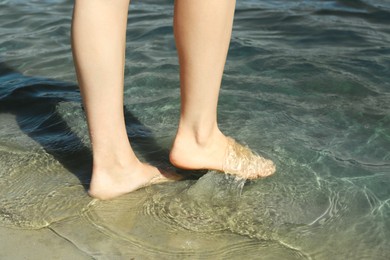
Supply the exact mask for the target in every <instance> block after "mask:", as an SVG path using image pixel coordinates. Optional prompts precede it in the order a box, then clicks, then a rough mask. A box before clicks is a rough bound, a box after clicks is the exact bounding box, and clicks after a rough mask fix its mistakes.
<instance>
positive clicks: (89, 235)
mask: <svg viewBox="0 0 390 260" xmlns="http://www.w3.org/2000/svg"><path fill="white" fill-rule="evenodd" d="M60 106H63V108H64V107H66V108H68V109H69V110H67V113H68V115H69V114H71V113H78V112H74V110H75V109H76V110H77V108H76V107H75V106H73V105H71V104H65V103H64V104H60ZM78 109H80V108H78ZM58 111H63V110H61V109H59V110H58ZM72 111H73V112H72ZM2 120H3V121H6V122H7V124H4V125H3V127H2V129H1V132H2V134H4V135H6V134H7V131H9V133H11V131H12V133H13V135H18V136H19V137H18V138H16V139H17V140H19V141H20V142H21V143H20V144H18V143H17V142H15V141H14V142H13V148H12V149H3V150H2V151H1V153H0V154H1V158H2V160H1V164H2V165H1V166H2V167H1V169H2V172H1V175H2V178H1V180H2V181H1V183H0V185H1V189H0V190H1V193H2V194H1V200H0V221H1V222H0V223H1V225H3V226H7V227H13V228H22V229H23V228H24V229H40V228H44V227H49V228H50V229H51V230H53V231H55V232H56V233H58V234H60V235H61V236H63V237H64V238H66V239H67V240H69V241H72V243H74V244H75V245H77V247H79V248H81V249H82V250H83V251H84V252H87V253H88V254H89V255H91V256H94V255H99V254H105V255H107V256H109V255H111V256H114V255H116V254H123V255H127V256H132V255H143V254H145V252H147V254H148V255H150V256H155V257H157V256H161V257H162V258H163V259H169V258H170V257H174V256H195V255H197V256H217V255H224V256H230V257H235V256H238V255H241V254H243V250H244V248H245V252H246V253H248V255H250V254H260V253H261V254H265V255H280V256H286V257H288V258H289V259H290V258H295V257H296V258H297V259H302V258H310V255H311V254H313V253H314V252H315V253H316V254H318V255H321V254H322V253H323V252H326V251H327V250H328V248H330V247H331V248H332V249H333V252H335V253H336V252H337V254H342V252H343V250H344V248H345V247H350V246H352V245H353V244H354V243H356V241H357V240H359V241H360V243H361V244H362V245H364V246H362V247H361V248H359V249H356V250H355V253H356V255H361V254H368V253H369V254H370V255H377V256H378V257H381V256H383V254H385V251H384V250H385V247H384V244H383V243H373V239H374V237H373V236H375V237H376V238H377V239H374V241H375V240H378V237H382V239H383V241H384V242H385V239H386V237H387V236H388V233H387V230H381V229H380V228H379V226H378V224H379V223H386V221H387V220H386V219H384V217H385V215H382V214H381V213H383V212H385V211H383V210H384V209H385V208H384V207H386V205H384V204H383V203H381V201H380V200H378V198H376V197H375V196H373V195H372V194H370V193H369V192H368V191H367V190H366V191H365V190H361V189H360V186H359V182H351V181H339V180H337V179H335V178H334V177H332V176H329V177H328V178H318V176H316V175H313V174H312V172H311V170H310V167H307V166H306V165H299V164H298V163H295V167H294V171H293V172H292V171H291V170H290V167H289V164H283V163H282V162H279V165H281V167H280V168H281V170H280V171H279V174H278V175H275V176H274V177H272V178H268V179H264V180H256V181H251V182H246V183H245V182H244V181H243V180H236V179H234V178H233V177H229V176H225V175H222V174H220V173H216V172H210V173H208V174H206V175H204V176H203V177H201V178H200V179H199V180H195V181H191V180H189V181H183V182H177V183H171V184H165V185H159V186H155V187H148V188H146V189H143V190H140V191H137V192H135V193H133V194H129V195H126V196H124V197H122V198H119V199H117V200H114V201H108V202H100V201H97V200H91V199H90V198H89V197H88V196H87V194H86V192H85V189H84V187H83V186H82V185H81V183H80V180H79V179H78V178H77V177H75V176H74V175H73V174H72V173H71V172H69V171H68V170H67V169H65V168H63V167H62V165H61V164H60V163H59V162H58V161H56V160H55V159H54V157H53V156H51V155H50V154H47V153H45V151H44V150H42V149H40V148H39V145H38V144H37V143H34V142H33V141H31V140H29V141H27V140H23V139H29V137H28V136H26V135H25V134H24V133H22V132H19V133H17V132H15V118H14V117H13V116H11V115H5V114H3V115H2ZM74 122H75V121H73V123H74ZM12 125H13V126H12ZM5 126H6V127H5ZM80 129H81V130H79V133H82V132H83V129H85V126H81V127H80ZM75 130H76V129H75ZM23 143H26V144H29V145H30V149H29V150H28V151H24V149H23V148H22V147H23V146H22V144H23ZM15 158H18V159H17V160H15ZM378 220H379V221H378ZM351 223H354V224H353V225H351ZM364 226H370V227H371V229H372V230H375V234H374V233H373V234H372V236H368V234H365V233H364V236H362V235H363V234H361V233H360V232H359V230H360V228H357V227H364ZM83 234H84V235H83ZM345 234H348V236H346V235H345ZM379 240H380V239H379ZM102 241H105V242H104V243H103V245H102ZM335 241H337V243H336V242H335ZM238 245H239V246H238ZM319 245H320V246H319ZM136 252H137V253H136Z"/></svg>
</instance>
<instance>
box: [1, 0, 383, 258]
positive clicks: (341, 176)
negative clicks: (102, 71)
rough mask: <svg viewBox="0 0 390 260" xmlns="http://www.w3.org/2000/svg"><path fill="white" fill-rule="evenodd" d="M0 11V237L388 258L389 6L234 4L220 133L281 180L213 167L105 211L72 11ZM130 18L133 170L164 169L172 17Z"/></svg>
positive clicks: (112, 251) (173, 250)
mask: <svg viewBox="0 0 390 260" xmlns="http://www.w3.org/2000/svg"><path fill="white" fill-rule="evenodd" d="M0 7H1V8H0V24H1V27H0V225H1V226H5V227H10V228H18V229H48V230H51V231H53V232H54V233H55V234H56V235H57V236H59V237H60V238H61V239H64V240H66V241H69V242H70V243H72V244H74V245H75V246H76V247H77V248H78V249H79V250H81V251H83V252H85V253H86V254H87V255H89V256H91V257H92V258H98V259H122V258H123V259H129V258H131V257H135V258H141V259H144V258H145V259H184V258H188V259H192V258H196V259H203V258H205V259H259V258H260V259H305V258H309V259H310V258H312V259H387V258H388V256H389V255H390V249H389V248H390V188H389V187H390V83H389V82H390V27H389V25H390V2H389V1H385V0H365V1H347V0H344V1H330V0H329V1H328V0H323V1H319V0H311V1H303V0H302V1H287V0H283V1H276V0H271V1H261V0H256V1H255V0H242V1H239V2H238V3H237V9H236V16H235V23H234V30H233V36H232V41H231V46H230V51H229V56H228V61H227V64H226V69H225V74H224V79H223V84H222V90H221V95H220V104H219V115H218V116H219V119H220V127H221V128H222V129H223V131H224V132H225V133H227V134H228V135H231V136H234V137H235V138H237V139H238V140H240V141H241V142H243V143H247V144H249V146H250V147H251V148H252V149H254V150H255V151H256V152H258V153H261V154H264V155H266V156H267V157H269V158H272V159H273V160H274V161H275V163H276V165H277V173H276V174H275V175H274V176H273V177H271V178H267V179H264V180H256V181H251V182H246V183H244V182H243V181H237V180H234V179H233V178H229V177H226V176H224V175H221V174H218V173H215V172H209V173H207V174H206V175H204V176H203V177H202V178H200V179H199V180H187V181H182V182H177V183H172V184H166V185H160V186H154V187H149V188H146V189H143V190H139V191H137V192H134V193H132V194H129V195H126V196H124V197H122V198H120V199H118V200H115V201H110V202H98V201H94V200H91V199H90V198H89V197H88V196H87V194H86V191H85V188H86V187H87V186H88V183H89V179H90V159H91V155H90V150H89V140H88V135H87V127H86V123H85V118H84V115H83V110H82V108H81V104H80V96H79V91H78V89H77V85H76V79H75V73H74V68H73V62H72V56H71V50H70V43H69V31H70V23H71V12H72V1H64V0H45V1H19V0H12V1H11V0H9V1H4V0H2V1H1V0H0ZM130 9H131V12H130V13H129V23H128V29H127V33H128V38H127V44H126V49H127V57H126V71H125V109H126V119H127V129H128V133H129V136H130V138H131V141H132V142H133V144H134V148H135V150H136V152H137V154H138V155H139V157H140V158H142V160H144V161H147V162H149V163H152V164H166V165H168V164H169V162H168V157H167V154H168V150H169V148H170V143H171V141H172V138H173V137H174V135H175V131H176V127H177V121H178V114H179V98H180V97H179V89H178V86H179V78H178V62H177V58H176V50H175V45H174V39H173V35H172V13H173V6H172V2H171V1H134V2H133V3H132V5H131V8H130ZM15 246H17V245H15ZM87 258H88V257H87Z"/></svg>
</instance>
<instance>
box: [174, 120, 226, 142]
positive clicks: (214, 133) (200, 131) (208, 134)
mask: <svg viewBox="0 0 390 260" xmlns="http://www.w3.org/2000/svg"><path fill="white" fill-rule="evenodd" d="M221 136H223V134H222V132H221V131H220V130H219V128H218V126H217V125H214V126H212V127H187V126H179V128H178V131H177V134H176V138H175V143H177V142H179V143H180V142H181V141H184V140H185V143H186V144H188V143H192V144H194V145H196V146H198V147H205V146H208V145H209V144H210V143H211V142H212V141H215V139H216V138H220V137H221Z"/></svg>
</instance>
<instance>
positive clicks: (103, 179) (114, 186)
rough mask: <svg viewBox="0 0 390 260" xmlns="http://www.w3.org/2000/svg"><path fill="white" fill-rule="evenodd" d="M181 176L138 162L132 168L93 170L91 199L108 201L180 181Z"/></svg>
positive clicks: (90, 190)
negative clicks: (153, 185) (144, 188)
mask: <svg viewBox="0 0 390 260" xmlns="http://www.w3.org/2000/svg"><path fill="white" fill-rule="evenodd" d="M178 179H179V176H177V175H174V174H169V173H166V172H163V171H161V170H159V169H157V168H156V167H153V166H151V165H148V164H144V163H141V162H138V163H137V164H136V165H132V167H131V168H130V167H118V166H116V167H110V168H109V169H97V167H95V168H94V170H93V175H92V180H91V184H90V189H89V191H88V193H89V195H90V196H91V197H94V198H96V199H100V200H108V199H113V198H116V197H119V196H121V195H124V194H126V193H130V192H132V191H135V190H138V189H140V188H143V187H146V186H149V185H152V184H157V183H162V182H168V181H175V180H178Z"/></svg>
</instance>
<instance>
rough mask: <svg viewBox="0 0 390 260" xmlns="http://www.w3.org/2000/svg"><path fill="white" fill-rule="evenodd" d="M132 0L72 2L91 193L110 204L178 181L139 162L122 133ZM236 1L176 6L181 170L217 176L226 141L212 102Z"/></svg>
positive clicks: (175, 150)
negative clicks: (90, 154) (89, 145)
mask: <svg viewBox="0 0 390 260" xmlns="http://www.w3.org/2000/svg"><path fill="white" fill-rule="evenodd" d="M129 3H130V1H129V0H76V1H75V7H74V13H73V21H72V50H73V57H74V62H75V67H76V72H77V77H78V82H79V86H80V90H81V94H82V97H83V103H84V106H85V110H86V115H87V121H88V127H89V134H90V138H91V142H92V152H93V169H92V179H91V184H90V190H89V194H90V195H91V196H92V197H94V198H98V199H112V198H115V197H118V196H120V195H123V194H126V193H129V192H132V191H134V190H137V189H139V188H141V187H144V186H146V185H149V184H151V182H153V181H154V180H156V179H157V180H158V182H162V181H168V180H170V179H175V177H173V176H167V175H165V174H164V175H163V174H161V172H160V170H159V169H157V168H156V167H153V166H150V165H148V164H145V163H142V162H140V161H139V160H138V158H137V157H136V155H135V153H134V152H133V150H132V148H131V145H130V142H129V140H128V137H127V134H126V127H125V121H124V111H123V87H124V86H123V85H124V64H125V43H126V26H127V13H128V5H129ZM234 7H235V0H223V1H221V0H200V1H187V0H181V1H175V15H174V31H175V39H176V45H177V50H178V56H179V63H180V81H181V83H180V89H181V114H180V122H179V127H178V131H177V135H176V138H175V140H174V143H173V145H172V150H171V153H170V160H171V163H172V164H173V165H175V166H177V167H180V168H183V169H213V170H218V171H222V170H223V163H224V158H225V156H226V150H227V147H228V143H229V142H228V139H227V137H226V136H225V135H224V134H223V133H222V132H221V131H220V130H219V128H218V124H217V103H218V94H219V89H220V84H221V80H222V74H223V69H224V65H225V61H226V56H227V52H228V47H229V42H230V37H231V31H232V23H233V16H234Z"/></svg>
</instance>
